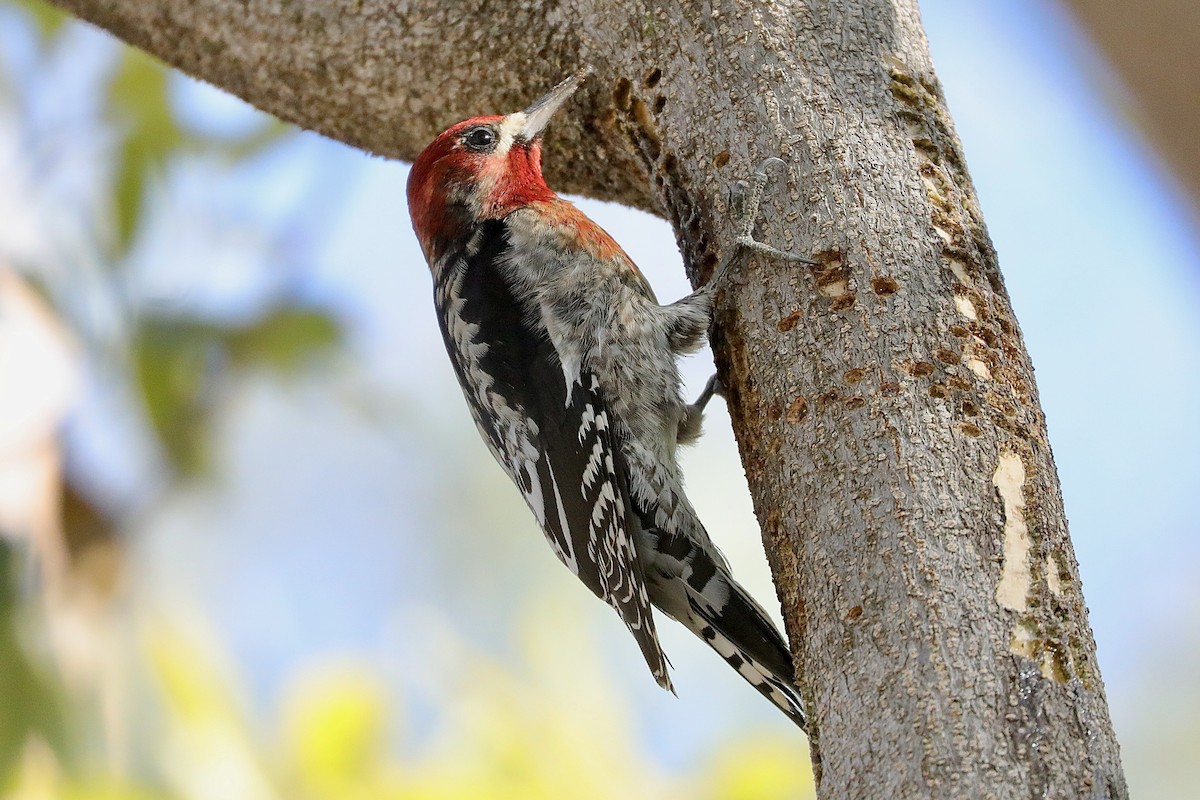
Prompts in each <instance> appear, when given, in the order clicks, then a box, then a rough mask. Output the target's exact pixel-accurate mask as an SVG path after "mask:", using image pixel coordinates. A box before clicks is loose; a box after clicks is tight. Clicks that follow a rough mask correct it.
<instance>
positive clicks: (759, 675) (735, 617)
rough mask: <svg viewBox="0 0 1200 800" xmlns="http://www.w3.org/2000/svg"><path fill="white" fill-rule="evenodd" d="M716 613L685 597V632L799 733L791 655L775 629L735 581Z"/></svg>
mask: <svg viewBox="0 0 1200 800" xmlns="http://www.w3.org/2000/svg"><path fill="white" fill-rule="evenodd" d="M729 590H730V591H729V599H728V601H727V602H726V603H725V604H724V605H723V606H722V607H721V608H719V609H713V608H711V607H708V606H706V604H704V603H703V602H697V598H695V597H690V598H689V599H688V603H689V605H690V606H691V612H692V613H691V615H690V616H689V619H687V620H686V621H685V624H687V626H688V628H690V629H691V630H692V632H693V633H695V634H696V635H697V636H699V637H700V638H701V639H703V640H704V642H705V643H706V644H707V645H708V646H709V647H711V648H712V649H713V650H715V651H717V653H718V654H719V655H720V656H721V658H723V659H725V662H726V663H727V664H729V666H731V667H733V668H734V669H735V670H737V673H738V674H739V675H741V676H742V677H743V678H744V679H745V680H746V682H748V683H749V684H750V685H751V686H753V687H754V688H755V689H757V690H758V692H759V694H761V695H762V696H763V697H766V698H767V699H768V700H770V701H771V702H772V703H774V704H775V705H776V706H778V707H779V709H780V710H781V711H783V713H784V714H787V716H788V717H789V718H790V719H791V720H792V722H794V723H796V725H797V726H799V728H800V729H801V730H807V727H806V725H807V719H806V717H805V714H804V707H803V704H802V703H801V700H800V693H799V691H798V690H797V689H796V686H795V684H794V683H793V680H792V675H793V668H792V657H791V653H790V652H789V651H788V648H787V645H786V644H785V643H784V641H783V637H782V636H780V634H779V631H778V630H777V629H776V628H775V625H774V624H773V623H772V622H771V621H770V620H769V619H768V618H767V616H766V614H765V613H764V612H763V610H762V608H760V607H759V605H758V604H757V603H756V602H754V600H753V599H752V598H751V597H750V596H749V595H748V594H746V591H745V590H744V589H743V588H742V587H741V586H739V585H738V584H737V583H736V582H735V581H733V580H732V579H729Z"/></svg>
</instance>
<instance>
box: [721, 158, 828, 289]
mask: <svg viewBox="0 0 1200 800" xmlns="http://www.w3.org/2000/svg"><path fill="white" fill-rule="evenodd" d="M774 164H779V165H780V166H786V165H785V164H784V161H783V159H782V158H777V157H775V156H771V157H770V158H768V159H766V160H765V161H763V162H762V163H761V164H759V165H758V169H756V170H755V171H754V172H753V173H752V174H751V176H750V181H749V184H748V185H747V184H742V183H740V182H739V185H740V186H742V187H744V191H745V194H744V195H743V196H742V198H741V213H740V215H739V216H740V219H739V220H738V231H737V237H736V238H735V239H734V246H733V249H732V250H730V252H729V253H728V254H727V255H726V256H725V258H724V259H722V260H721V263H720V264H718V265H717V268H716V269H715V270H713V275H712V278H710V279H709V284H710V285H712V286H716V285H717V281H719V280H720V279H721V278H722V277H724V274H725V271H726V270H727V269H728V268H729V265H730V264H731V263H732V262H733V259H735V258H737V257H738V256H739V255H741V253H742V251H743V250H751V251H754V252H756V253H762V254H763V255H767V256H771V257H772V258H778V259H782V260H784V261H791V262H794V263H797V264H811V265H813V266H817V265H818V264H819V263H820V262H817V261H813V260H812V259H811V258H805V257H804V256H801V255H797V254H796V253H789V252H787V251H786V250H780V249H778V248H775V247H771V246H770V245H769V244H764V243H763V242H760V241H758V240H757V239H755V238H754V223H755V222H757V221H758V212H759V209H760V204H761V203H762V198H763V191H764V190H765V189H766V187H767V182H768V181H769V180H770V178H769V177H768V176H767V168H768V167H770V166H772V165H774Z"/></svg>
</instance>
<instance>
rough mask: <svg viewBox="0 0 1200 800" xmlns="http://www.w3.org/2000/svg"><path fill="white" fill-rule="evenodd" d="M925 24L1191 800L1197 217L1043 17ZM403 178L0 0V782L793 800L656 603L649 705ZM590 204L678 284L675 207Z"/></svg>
mask: <svg viewBox="0 0 1200 800" xmlns="http://www.w3.org/2000/svg"><path fill="white" fill-rule="evenodd" d="M922 10H923V13H924V19H925V23H926V27H927V30H928V33H929V37H930V40H931V43H932V47H933V52H934V57H935V62H936V64H937V67H938V70H939V75H940V77H941V79H942V81H943V83H944V85H945V89H946V94H947V96H948V98H949V102H950V107H951V111H952V113H953V114H954V117H955V120H956V123H957V126H958V130H959V133H960V135H961V137H962V139H963V141H964V144H965V147H966V152H967V156H968V160H969V164H970V167H971V171H972V174H973V176H974V178H975V181H976V183H977V185H978V188H979V193H980V196H981V200H982V204H983V208H984V212H985V215H986V218H987V220H988V225H989V228H990V231H991V233H992V235H993V237H994V239H995V242H996V245H997V247H998V249H999V251H1000V254H1001V263H1002V266H1003V268H1004V272H1005V276H1006V281H1007V284H1008V287H1009V290H1010V292H1011V294H1012V297H1013V303H1014V306H1015V308H1016V311H1017V314H1018V317H1019V319H1020V321H1021V325H1022V328H1023V330H1024V332H1025V335H1026V340H1027V343H1028V345H1029V348H1030V350H1031V352H1032V355H1033V359H1034V362H1035V364H1036V365H1037V368H1038V379H1039V385H1040V389H1041V393H1042V399H1043V402H1044V406H1045V409H1046V413H1047V416H1048V419H1049V426H1050V434H1051V440H1052V442H1053V445H1054V448H1055V455H1056V458H1057V462H1058V466H1059V470H1060V473H1061V477H1062V483H1063V493H1064V495H1065V500H1066V507H1067V512H1068V515H1069V517H1070V520H1071V526H1072V533H1073V537H1074V541H1075V546H1076V550H1077V553H1078V556H1079V561H1080V565H1081V570H1082V574H1083V579H1084V585H1085V591H1086V595H1087V598H1088V601H1089V605H1090V608H1091V611H1092V623H1093V625H1094V627H1095V632H1096V637H1097V640H1098V644H1099V651H1100V660H1101V666H1102V668H1103V670H1104V676H1105V680H1106V683H1107V687H1108V696H1109V700H1110V703H1111V706H1112V712H1113V717H1114V720H1115V723H1116V727H1117V734H1118V738H1119V739H1120V741H1121V743H1122V750H1123V754H1124V758H1125V764H1126V767H1127V770H1128V777H1129V780H1130V784H1131V788H1132V789H1133V792H1134V795H1135V796H1138V797H1146V798H1151V797H1153V798H1192V797H1195V796H1196V793H1197V791H1200V788H1198V787H1200V588H1198V587H1200V583H1198V579H1197V565H1198V561H1200V559H1198V556H1200V540H1198V539H1197V533H1198V532H1200V510H1198V504H1197V502H1196V499H1197V497H1198V496H1200V477H1198V475H1200V470H1198V469H1197V467H1198V466H1200V465H1198V463H1197V462H1198V461H1200V377H1198V376H1200V281H1198V276H1200V252H1198V248H1197V233H1196V230H1197V229H1196V226H1195V221H1196V218H1197V217H1196V214H1195V206H1194V205H1189V200H1188V199H1187V196H1186V193H1185V192H1184V191H1183V190H1182V189H1181V188H1180V187H1179V185H1178V184H1177V182H1176V181H1175V180H1174V178H1173V173H1172V170H1171V168H1169V167H1168V166H1165V162H1163V161H1162V160H1161V159H1160V158H1159V157H1158V156H1157V155H1156V153H1155V152H1154V151H1153V150H1152V148H1151V146H1150V145H1148V144H1146V142H1145V140H1144V139H1143V137H1142V135H1141V133H1140V132H1139V131H1140V130H1141V120H1139V119H1138V118H1137V116H1136V114H1135V113H1134V112H1133V111H1132V108H1133V104H1131V103H1130V102H1129V96H1128V95H1127V94H1126V93H1125V90H1123V89H1122V88H1121V84H1120V82H1119V80H1118V79H1117V78H1116V76H1115V75H1114V74H1113V73H1112V72H1110V71H1109V68H1108V67H1107V66H1106V62H1104V60H1103V59H1102V58H1101V57H1100V55H1099V54H1098V53H1097V52H1096V51H1095V50H1094V49H1093V48H1092V45H1091V44H1090V41H1089V40H1088V39H1087V38H1086V37H1085V36H1084V35H1083V34H1082V33H1081V32H1080V30H1079V29H1078V28H1077V27H1076V26H1075V25H1074V23H1073V22H1072V19H1071V18H1070V17H1069V16H1068V15H1067V14H1066V13H1065V12H1064V11H1063V10H1062V9H1061V8H1060V7H1058V6H1057V5H1054V4H1050V3H1047V2H1036V0H986V2H984V1H982V0H981V1H980V2H974V3H957V2H953V0H925V2H923V3H922ZM1194 33H1196V34H1198V35H1200V31H1196V32H1194ZM1178 69H1179V70H1181V71H1184V72H1185V73H1187V74H1190V75H1193V76H1194V75H1195V71H1196V70H1198V69H1200V59H1198V60H1194V61H1193V62H1192V63H1180V64H1178ZM1197 101H1200V98H1198V97H1191V98H1181V99H1180V102H1186V103H1191V104H1192V105H1193V106H1194V105H1195V104H1196V103H1197ZM506 110H511V109H479V111H480V112H481V113H484V112H493V111H501V112H503V111H506ZM454 121H455V120H449V119H448V120H446V122H447V124H449V123H451V122H454ZM406 177H407V166H406V165H404V164H398V163H390V162H386V161H382V160H379V159H374V158H370V157H368V156H366V155H364V154H362V153H359V152H356V151H354V150H351V149H349V148H347V147H345V146H343V145H340V144H338V143H335V142H331V141H328V140H325V139H322V138H321V137H319V136H316V135H314V134H311V133H305V132H301V131H297V130H295V129H292V128H290V127H287V126H284V125H282V124H280V123H278V122H277V121H274V120H272V119H271V118H269V117H267V116H265V115H263V114H261V113H259V112H256V111H254V110H253V109H251V108H249V107H247V106H246V105H244V104H243V103H241V102H240V101H238V100H236V99H233V98H231V97H229V96H228V95H225V94H223V93H221V92H219V91H217V90H215V89H212V88H211V87H207V86H205V85H203V84H200V83H198V82H196V81H193V80H191V79H189V78H186V77H184V76H182V75H180V74H178V73H176V72H173V71H171V70H167V69H165V68H164V67H162V66H161V65H160V64H158V63H157V62H155V61H153V60H151V59H150V58H148V57H146V56H144V55H142V54H140V53H138V52H136V51H133V50H131V49H129V48H126V47H124V46H123V45H121V44H120V43H118V42H117V41H115V40H114V39H112V38H111V37H110V36H108V35H107V34H104V33H102V32H100V31H97V30H95V29H92V28H90V27H88V26H85V25H82V24H78V23H74V22H70V21H68V20H67V19H66V18H64V17H63V16H62V15H60V14H59V13H57V12H55V11H53V10H52V9H50V8H49V7H48V6H46V5H43V4H42V3H40V2H38V0H21V1H20V2H16V1H5V2H0V532H2V536H0V796H3V797H5V798H22V799H23V800H24V799H28V800H33V799H34V798H114V799H115V798H196V799H197V800H200V799H201V798H203V799H205V800H207V799H208V798H213V800H217V799H220V800H256V799H257V798H287V799H288V800H292V799H293V798H295V799H297V800H303V799H305V798H362V799H363V800H366V799H367V798H510V797H511V798H539V797H546V798H562V797H572V798H587V797H596V798H714V799H716V798H729V799H730V800H752V799H753V800H767V799H768V798H802V797H806V796H810V795H811V791H812V789H811V777H810V776H809V767H808V764H807V761H806V751H807V748H806V745H805V743H804V741H803V738H802V737H801V736H800V735H799V734H797V733H796V732H795V731H794V729H792V727H791V726H790V724H789V723H788V722H787V721H786V720H785V719H783V718H782V716H780V715H778V714H777V713H776V712H775V711H774V710H773V709H772V708H771V707H770V706H769V705H767V704H766V703H765V702H763V701H762V700H761V699H760V698H758V697H757V696H756V695H755V694H754V693H753V692H751V691H749V690H748V689H747V687H746V686H744V685H743V684H742V682H741V681H740V680H739V679H738V678H737V677H736V676H735V675H733V674H732V673H731V672H730V671H729V670H728V668H726V667H725V666H724V665H723V664H722V663H721V662H720V661H719V660H718V659H715V658H713V657H712V656H711V654H710V653H708V652H707V651H706V650H705V648H704V647H703V645H701V644H700V643H698V642H696V641H693V640H692V639H691V637H690V636H688V635H687V634H686V633H684V632H683V631H682V630H679V629H677V626H673V625H665V626H664V629H665V630H664V631H663V638H664V639H665V645H666V648H667V650H668V651H669V652H670V653H671V655H672V659H673V661H674V663H675V665H676V670H675V679H676V684H677V687H678V692H679V698H678V699H675V698H673V697H671V696H670V695H668V694H666V693H664V692H662V691H660V690H659V689H658V688H657V687H656V686H655V685H654V682H653V681H652V680H650V679H649V677H648V676H647V675H646V674H645V668H644V665H643V663H642V661H641V658H640V656H639V654H638V653H637V651H636V648H634V647H632V646H631V642H630V641H628V639H627V634H626V632H625V631H624V629H623V628H622V626H621V625H620V623H619V622H618V621H617V619H616V617H615V616H614V615H613V614H611V612H609V611H608V609H607V608H606V607H603V606H602V605H600V604H598V603H596V602H595V601H594V599H593V598H592V597H591V595H590V594H589V593H587V592H586V591H585V590H583V589H582V587H580V586H579V585H577V582H576V581H575V579H574V578H573V577H572V576H571V575H570V574H569V573H568V572H567V571H566V570H563V569H562V568H561V567H560V565H559V564H558V563H557V561H556V560H555V559H554V557H553V555H552V554H551V552H550V550H549V549H548V548H547V547H546V546H545V544H544V542H543V540H542V537H541V535H540V534H539V533H538V532H537V531H536V530H535V529H534V527H533V524H532V521H531V520H530V518H529V516H528V512H527V510H526V509H525V508H524V506H523V505H522V504H521V502H520V501H519V499H518V497H517V494H516V493H515V492H514V491H512V490H511V487H510V486H509V485H508V483H507V480H506V479H505V478H504V476H503V475H502V473H501V472H500V470H499V469H498V468H497V467H496V466H495V465H494V464H493V462H492V460H491V458H490V456H489V455H488V454H487V452H486V450H485V449H484V447H483V445H482V444H481V442H480V441H479V439H478V436H477V434H476V432H475V428H474V425H472V424H471V423H470V421H469V417H468V415H467V412H466V409H465V406H464V404H463V402H462V400H461V397H460V394H459V390H458V387H457V385H456V383H455V381H454V378H453V376H452V374H451V372H450V369H449V367H448V365H447V364H446V362H445V355H444V353H443V349H442V344H441V341H440V337H439V335H438V333H437V327H436V324H435V321H434V317H433V313H432V305H431V302H430V286H429V277H428V273H427V270H426V268H425V266H424V263H423V261H422V259H421V257H420V254H419V252H418V249H417V245H416V242H415V240H414V238H413V236H412V234H411V232H410V228H409V224H408V217H407V212H406V209H405V202H404V182H405V179H406ZM581 205H582V206H583V207H584V208H585V210H586V211H587V213H588V214H590V215H591V216H593V218H595V219H597V221H599V222H600V223H601V224H602V225H604V227H606V228H607V229H608V230H610V231H611V232H613V233H614V234H615V235H616V237H617V238H618V240H620V241H621V243H622V244H623V245H624V246H625V247H626V248H627V249H628V251H629V252H630V253H631V255H632V256H633V257H634V259H635V260H636V261H637V262H638V263H639V264H640V265H641V266H642V267H643V268H644V271H645V272H646V273H647V275H648V276H649V278H650V280H651V282H652V283H653V284H654V285H655V287H656V288H657V289H658V292H659V295H660V296H661V297H663V298H668V299H673V298H675V297H677V296H681V295H683V294H684V293H685V292H686V291H687V286H686V283H685V280H684V277H683V270H682V267H681V264H680V258H679V255H678V253H677V251H676V250H675V247H674V237H673V236H672V234H671V231H670V229H669V227H668V226H667V225H666V224H665V223H663V222H662V221H660V220H656V219H653V218H651V217H649V216H647V215H644V214H640V213H637V212H634V211H630V210H628V209H623V208H620V207H617V206H611V205H604V204H599V203H595V202H586V201H585V202H582V203H581ZM711 369H712V367H711V358H710V356H709V355H708V354H700V355H698V356H696V357H694V358H693V359H691V360H689V361H688V362H687V363H686V365H685V374H686V377H687V379H688V383H689V386H690V387H691V389H690V391H692V392H694V391H696V390H697V389H698V388H699V387H700V386H702V385H703V382H704V380H705V379H706V378H707V376H708V374H709V372H710V371H711ZM714 406H719V403H717V404H714ZM707 430H708V433H707V436H706V438H704V439H703V440H702V442H701V443H700V444H699V445H698V446H696V447H695V448H693V449H691V450H689V451H688V452H687V454H686V456H685V469H686V472H687V475H688V479H689V486H690V490H691V494H692V496H693V498H694V500H695V502H696V505H697V506H698V507H699V509H700V513H701V515H702V516H703V518H704V519H705V520H706V521H707V522H708V525H709V528H710V530H712V531H713V533H714V535H715V537H716V538H717V539H718V542H719V543H720V545H721V547H722V548H723V549H724V550H725V552H726V554H727V555H728V556H729V558H730V560H731V561H733V563H734V566H735V569H736V570H737V571H738V572H739V573H740V574H742V575H743V576H744V577H745V579H746V582H747V583H748V584H749V585H750V587H751V588H752V590H753V591H754V593H755V594H756V595H757V596H759V597H760V598H762V599H764V601H767V602H766V604H767V605H768V606H772V607H774V606H775V605H776V603H775V602H774V598H773V589H772V588H771V583H770V576H769V572H768V570H767V567H766V563H765V560H764V558H763V556H762V552H761V545H760V541H759V535H758V528H757V525H756V523H755V521H754V518H753V515H752V513H751V510H750V502H749V497H748V495H747V492H746V489H745V482H744V479H743V477H742V473H741V467H740V464H739V462H738V460H737V453H736V448H735V446H734V443H733V438H732V434H731V433H730V431H729V422H728V417H727V416H726V415H725V413H724V410H723V409H721V408H719V407H717V408H714V410H713V411H712V413H710V415H709V419H708V421H707Z"/></svg>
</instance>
